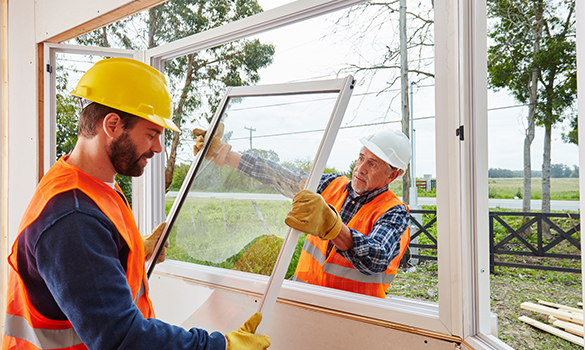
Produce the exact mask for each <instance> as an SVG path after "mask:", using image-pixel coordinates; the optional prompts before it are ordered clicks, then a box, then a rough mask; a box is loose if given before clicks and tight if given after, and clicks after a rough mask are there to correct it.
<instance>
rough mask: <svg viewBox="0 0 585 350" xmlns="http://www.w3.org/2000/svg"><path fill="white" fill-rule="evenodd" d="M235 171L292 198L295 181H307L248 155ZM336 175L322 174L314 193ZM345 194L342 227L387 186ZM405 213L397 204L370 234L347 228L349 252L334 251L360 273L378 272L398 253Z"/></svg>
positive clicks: (296, 186) (350, 190) (299, 173)
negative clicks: (349, 235) (360, 192)
mask: <svg viewBox="0 0 585 350" xmlns="http://www.w3.org/2000/svg"><path fill="white" fill-rule="evenodd" d="M238 171H239V172H240V173H242V174H244V175H246V176H250V177H252V178H254V179H256V180H258V181H260V182H262V183H264V184H266V185H268V186H271V187H272V188H274V189H275V190H277V191H279V192H280V193H282V194H283V195H285V196H287V197H289V198H292V197H294V195H295V194H296V193H297V192H299V191H300V186H299V182H300V181H301V180H304V179H306V178H307V174H306V173H304V172H302V171H298V170H290V169H287V168H285V167H283V166H281V165H280V164H278V163H275V162H272V161H269V160H266V159H263V158H260V157H258V156H256V155H254V154H252V153H250V152H246V153H244V154H243V155H242V159H241V160H240V164H239V166H238ZM339 176H342V175H339V174H324V175H323V176H321V180H320V182H319V186H318V187H317V193H322V192H323V190H325V188H326V187H327V186H329V184H330V183H331V182H332V181H333V180H335V179H336V178H338V177H339ZM346 189H347V191H348V194H347V198H346V199H345V202H344V203H343V206H342V207H341V210H340V211H339V215H340V216H341V219H342V221H343V223H344V224H347V223H348V222H349V221H350V220H351V218H353V217H354V216H355V215H356V213H357V212H358V211H359V210H360V209H361V207H362V206H364V204H367V203H369V202H370V201H372V200H373V199H374V198H376V196H378V195H379V194H380V193H383V192H385V191H388V186H384V187H382V188H379V189H376V190H373V191H370V192H367V193H364V194H362V195H358V194H357V193H356V192H355V191H354V189H353V188H352V187H351V182H349V183H348V184H347V187H346ZM408 217H409V215H408V211H407V209H406V206H405V205H397V206H395V207H393V208H391V209H390V210H388V211H387V212H386V213H384V214H383V215H382V216H380V218H378V220H376V222H375V223H374V226H373V227H372V231H370V233H369V234H368V235H367V236H366V235H364V234H363V233H360V232H358V231H356V230H354V229H352V228H350V230H351V232H352V237H353V249H350V250H347V251H344V252H342V251H339V250H337V248H335V249H336V251H337V252H338V253H339V254H341V256H343V257H344V258H346V259H347V260H348V261H349V262H351V264H352V265H353V266H354V267H355V268H356V269H357V270H358V271H360V272H361V273H363V274H366V275H372V274H376V273H382V272H384V271H385V270H386V269H387V268H388V265H389V264H390V261H392V259H394V258H395V257H396V256H397V255H398V253H399V251H400V237H401V236H402V233H404V231H405V230H406V228H407V225H408Z"/></svg>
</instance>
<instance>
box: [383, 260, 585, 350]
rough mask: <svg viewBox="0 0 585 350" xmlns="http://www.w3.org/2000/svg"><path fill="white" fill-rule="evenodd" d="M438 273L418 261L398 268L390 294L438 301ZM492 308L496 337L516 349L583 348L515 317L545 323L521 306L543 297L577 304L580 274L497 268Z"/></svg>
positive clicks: (434, 267) (492, 280)
mask: <svg viewBox="0 0 585 350" xmlns="http://www.w3.org/2000/svg"><path fill="white" fill-rule="evenodd" d="M437 286H438V272H437V265H436V264H435V263H429V262H426V263H421V264H419V265H416V266H414V267H410V268H409V269H401V270H400V271H399V273H398V274H397V276H396V278H395V279H394V281H393V282H392V286H391V287H390V289H389V294H392V295H395V296H401V297H406V298H413V299H417V300H425V301H430V302H439V297H438V288H437ZM490 294H491V311H492V312H494V313H496V314H497V315H498V337H499V338H500V339H501V340H502V341H504V342H505V343H506V344H508V345H510V346H511V347H512V348H514V349H518V350H532V349H542V350H559V349H582V348H581V347H579V346H577V345H575V344H573V343H571V342H568V341H566V340H564V339H561V338H559V337H557V336H554V335H551V334H548V333H546V332H543V331H540V330H538V329H536V328H534V327H532V326H530V325H528V324H525V323H524V322H521V321H519V320H518V317H519V316H522V315H524V316H528V317H531V318H533V319H536V320H538V321H541V322H544V323H547V324H548V319H547V318H546V317H545V316H543V315H542V314H538V313H534V312H531V311H528V310H524V309H521V308H520V304H521V303H523V302H527V301H529V302H533V303H537V302H538V300H544V301H549V302H554V303H558V304H563V305H567V306H572V307H578V306H577V302H580V301H581V297H582V294H581V275H579V274H571V273H561V272H554V271H537V270H527V269H517V268H508V267H497V268H496V271H495V273H493V274H491V275H490Z"/></svg>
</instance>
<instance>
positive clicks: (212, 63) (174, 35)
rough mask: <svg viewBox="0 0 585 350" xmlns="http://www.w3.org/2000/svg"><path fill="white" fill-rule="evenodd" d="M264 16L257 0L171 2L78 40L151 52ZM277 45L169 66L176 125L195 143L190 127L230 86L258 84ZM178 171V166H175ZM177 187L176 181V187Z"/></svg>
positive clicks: (226, 48) (173, 145)
mask: <svg viewBox="0 0 585 350" xmlns="http://www.w3.org/2000/svg"><path fill="white" fill-rule="evenodd" d="M260 12H262V8H261V7H260V5H259V4H258V2H257V1H256V0H237V1H228V0H211V1H210V0H170V1H166V2H164V3H162V4H160V5H158V6H156V7H153V8H151V9H149V10H148V11H145V12H141V13H138V14H136V15H133V16H131V17H129V18H127V19H125V20H122V21H119V22H116V23H113V24H110V25H107V26H105V27H102V28H100V29H98V30H95V31H93V32H91V33H88V34H85V35H82V36H80V37H78V38H76V41H77V43H79V44H83V45H93V46H101V47H121V48H129V49H146V48H152V47H156V46H159V45H161V44H164V43H169V42H173V41H176V40H178V39H181V38H184V37H187V36H190V35H193V34H197V33H201V32H204V31H207V30H209V29H212V28H216V27H220V26H222V25H224V24H226V23H230V22H233V21H237V20H239V19H242V18H245V17H248V16H251V15H254V14H257V13H260ZM274 50H275V49H274V46H273V45H272V44H266V43H262V42H260V41H259V40H258V39H241V40H237V41H234V42H231V43H227V44H224V45H221V46H218V47H214V48H211V49H207V50H203V51H199V52H194V53H191V54H187V55H185V56H181V57H178V58H175V59H172V60H168V61H166V62H165V67H164V73H165V76H166V78H167V82H168V84H169V87H170V89H171V94H172V95H173V101H174V111H173V121H174V122H175V124H177V126H178V127H179V129H181V130H182V131H183V134H182V135H181V137H182V138H183V139H190V138H192V135H191V133H190V129H191V128H190V127H183V126H185V125H186V124H187V123H189V124H193V123H195V124H200V125H204V124H206V123H208V122H209V121H210V120H211V118H212V116H213V115H214V113H215V110H216V108H217V106H218V103H219V101H220V98H221V96H222V95H223V92H224V91H225V89H226V87H227V86H240V85H251V84H255V83H257V82H258V81H259V80H260V75H259V70H260V69H262V68H264V67H267V66H268V65H270V64H271V63H272V58H273V55H274ZM165 133H166V137H165V142H166V147H167V154H169V155H170V157H169V159H175V155H176V153H177V150H178V148H179V144H178V141H179V138H177V137H173V136H178V135H173V134H172V132H171V131H169V130H166V131H165ZM170 169H173V170H174V164H170V166H169V171H170ZM174 186H175V187H176V186H177V183H175V185H174Z"/></svg>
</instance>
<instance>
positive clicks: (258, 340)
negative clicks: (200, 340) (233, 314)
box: [225, 312, 270, 350]
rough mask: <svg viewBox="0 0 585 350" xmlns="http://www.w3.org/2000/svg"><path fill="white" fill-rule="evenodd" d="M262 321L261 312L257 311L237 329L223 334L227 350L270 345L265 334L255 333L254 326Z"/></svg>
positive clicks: (254, 349) (263, 347)
mask: <svg viewBox="0 0 585 350" xmlns="http://www.w3.org/2000/svg"><path fill="white" fill-rule="evenodd" d="M260 321H262V314H261V313H259V312H257V313H255V314H254V315H252V317H250V318H249V319H248V321H246V323H244V325H243V326H242V327H240V328H239V329H238V330H237V331H233V332H229V333H228V334H226V335H225V338H226V339H227V343H228V344H227V349H228V350H263V349H268V347H269V346H270V338H268V336H267V335H257V334H254V332H256V328H258V325H259V324H260Z"/></svg>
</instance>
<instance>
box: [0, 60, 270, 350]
mask: <svg viewBox="0 0 585 350" xmlns="http://www.w3.org/2000/svg"><path fill="white" fill-rule="evenodd" d="M72 94H73V95H75V96H78V97H79V98H80V102H81V105H82V108H83V110H82V112H81V116H80V119H79V131H78V142H77V144H76V145H75V148H74V150H73V151H72V152H71V153H70V154H68V155H66V156H64V157H62V158H61V159H59V161H58V162H57V163H56V164H55V165H54V166H53V167H51V169H50V170H49V171H48V172H47V174H45V176H44V177H43V179H42V180H41V182H40V183H39V185H38V187H37V190H36V191H35V194H34V196H33V199H32V200H31V202H30V204H29V207H28V208H27V210H26V212H25V214H24V217H23V219H22V221H21V224H20V227H19V234H18V236H17V238H16V241H15V243H14V246H13V248H12V253H11V255H10V256H9V258H8V259H9V264H10V267H11V269H10V281H9V286H8V303H7V313H6V322H5V326H4V335H3V338H2V350H7V349H86V348H88V349H99V350H104V349H157V350H159V349H206V350H212V349H213V350H215V349H218V350H224V349H226V348H227V349H230V350H234V349H266V348H268V346H269V345H270V340H269V339H268V337H267V336H260V335H255V334H253V333H254V331H255V328H256V327H257V325H258V324H259V322H260V320H261V315H260V314H256V315H254V316H252V317H251V318H250V319H249V320H248V322H246V324H245V325H244V326H243V327H241V328H240V329H239V330H238V331H236V332H231V333H228V334H226V336H225V337H224V335H222V334H221V333H218V332H214V333H211V334H209V333H208V332H206V331H205V330H202V329H197V328H192V329H191V330H189V331H187V330H184V329H183V328H181V327H177V326H173V325H170V324H167V323H164V322H162V321H159V320H156V319H155V318H154V310H153V307H152V304H151V302H150V299H149V293H148V288H147V285H148V284H147V280H146V278H147V277H146V271H145V268H144V264H145V255H147V254H151V253H152V248H153V247H152V246H153V244H152V241H151V242H150V243H151V244H149V246H150V248H149V250H150V251H146V252H145V250H144V244H143V240H142V238H141V236H140V233H139V232H138V229H137V227H136V224H135V221H134V217H133V215H132V211H131V208H130V207H129V206H128V203H127V201H126V199H125V197H124V195H123V194H122V192H121V190H120V188H119V187H118V185H117V184H116V183H115V181H114V177H115V175H116V174H121V175H126V176H140V175H142V173H143V171H144V168H145V166H146V165H147V163H148V161H149V159H150V158H152V157H153V156H154V154H155V153H159V152H161V151H162V145H161V143H160V135H161V134H162V133H163V131H164V128H168V129H171V130H174V131H178V128H177V127H176V125H175V124H174V123H173V122H172V119H171V114H172V101H171V96H170V94H169V92H168V89H167V86H166V82H165V79H164V76H163V75H162V74H161V73H159V72H158V71H156V70H155V69H153V68H152V67H149V66H147V65H145V64H143V63H141V62H138V61H135V60H131V59H125V58H111V59H106V60H103V61H100V62H98V63H96V64H95V65H94V66H93V67H92V68H91V69H90V70H88V71H87V72H86V73H85V74H84V75H83V77H82V78H81V79H80V81H79V83H78V85H77V88H76V89H75V91H73V92H72ZM161 228H162V227H159V229H158V230H155V231H157V232H156V233H157V235H158V236H160V233H161V232H162V229H161ZM157 235H155V237H153V239H152V240H153V241H156V239H157Z"/></svg>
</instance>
